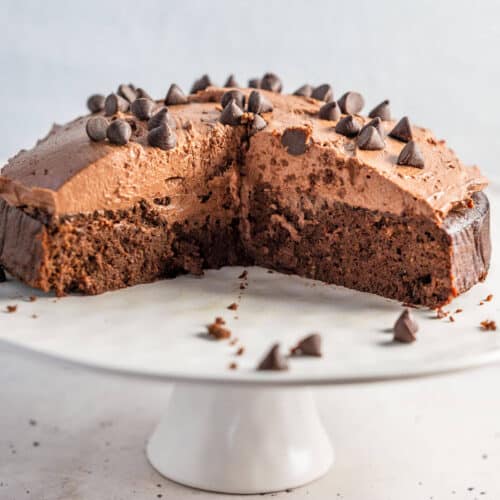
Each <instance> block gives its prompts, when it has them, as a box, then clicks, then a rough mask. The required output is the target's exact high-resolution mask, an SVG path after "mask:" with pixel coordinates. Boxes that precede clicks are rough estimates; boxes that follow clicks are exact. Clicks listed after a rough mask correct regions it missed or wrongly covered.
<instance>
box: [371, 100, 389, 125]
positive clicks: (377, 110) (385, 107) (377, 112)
mask: <svg viewBox="0 0 500 500" xmlns="http://www.w3.org/2000/svg"><path fill="white" fill-rule="evenodd" d="M389 104H390V103H389V101H388V100H387V99H386V100H385V101H382V102H381V103H380V104H378V105H377V106H375V107H374V108H373V109H372V110H371V111H370V113H369V115H368V116H369V117H370V118H376V117H377V116H378V117H379V118H380V119H381V120H384V121H387V120H390V119H391V109H390V105H389Z"/></svg>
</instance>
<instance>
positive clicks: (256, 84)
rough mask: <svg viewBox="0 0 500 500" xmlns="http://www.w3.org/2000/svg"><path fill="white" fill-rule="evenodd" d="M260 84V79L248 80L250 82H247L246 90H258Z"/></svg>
mask: <svg viewBox="0 0 500 500" xmlns="http://www.w3.org/2000/svg"><path fill="white" fill-rule="evenodd" d="M260 83H261V80H260V78H250V80H248V88H250V89H260Z"/></svg>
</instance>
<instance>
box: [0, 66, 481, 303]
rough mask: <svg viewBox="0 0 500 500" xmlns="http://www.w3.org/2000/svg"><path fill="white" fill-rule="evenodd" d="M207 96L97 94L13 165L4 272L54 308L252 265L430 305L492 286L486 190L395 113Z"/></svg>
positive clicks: (353, 105) (205, 85)
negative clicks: (53, 299)
mask: <svg viewBox="0 0 500 500" xmlns="http://www.w3.org/2000/svg"><path fill="white" fill-rule="evenodd" d="M202 80H203V82H202ZM259 82H260V84H259ZM196 84H197V85H195V86H194V88H193V91H196V93H194V94H191V95H188V96H186V95H185V94H184V93H183V92H182V90H181V89H180V88H179V87H178V86H176V85H172V86H171V87H170V89H169V91H168V93H167V97H166V98H165V101H161V102H160V101H152V100H151V99H150V98H149V96H148V94H147V93H146V92H145V91H144V90H142V89H136V88H135V87H133V86H130V85H121V86H120V87H119V89H118V92H117V93H116V94H110V95H109V96H107V97H106V98H104V97H103V96H99V95H95V96H92V97H91V98H89V101H88V106H89V109H90V110H91V111H92V114H91V115H89V116H85V117H81V118H78V119H76V120H74V121H73V122H70V123H69V124H67V125H64V126H54V127H53V129H52V130H51V132H50V133H49V135H48V136H47V137H45V138H44V139H42V140H41V141H39V142H38V144H37V145H36V146H35V147H34V148H33V149H31V150H29V151H22V152H20V153H19V154H18V155H17V156H15V157H14V158H12V159H11V160H10V161H9V162H8V164H7V165H6V166H5V167H4V168H3V170H2V175H1V176H0V264H2V265H3V266H4V267H5V268H6V269H7V270H8V271H10V272H11V273H12V274H13V275H14V276H17V277H18V278H19V279H21V280H22V281H24V282H26V283H28V284H30V285H32V286H35V287H38V288H41V289H42V290H46V291H48V290H54V291H55V292H56V293H57V294H58V295H63V294H65V293H68V292H72V291H75V292H82V293H86V294H97V293H102V292H105V291H107V290H114V289H117V288H121V287H125V286H130V285H134V284H137V283H144V282H149V281H153V280H156V279H160V278H166V277H173V276H176V275H178V274H180V273H185V272H190V273H195V274H200V273H202V271H203V269H207V268H218V267H221V266H224V265H252V264H255V265H260V266H264V267H268V268H272V269H276V270H278V271H282V272H286V273H293V274H298V275H300V276H305V277H308V278H314V279H319V280H322V281H325V282H327V283H335V284H339V285H343V286H346V287H350V288H355V289H357V290H362V291H366V292H372V293H376V294H379V295H383V296H385V297H389V298H393V299H397V300H400V301H403V302H408V303H414V304H424V305H427V306H440V305H442V304H444V303H446V302H449V301H450V300H451V299H452V298H453V297H454V296H456V295H457V294H459V293H461V292H463V291H465V290H467V289H468V288H470V287H471V286H472V285H474V284H475V283H476V282H477V281H479V280H482V279H484V278H485V276H486V274H487V271H488V266H489V259H490V238H489V205H488V199H487V197H486V196H485V195H484V194H483V193H482V190H483V188H484V187H485V186H486V185H487V181H486V179H485V178H484V177H482V176H481V174H480V172H479V170H478V169H477V168H476V167H466V166H464V165H463V164H462V163H461V162H460V161H459V160H458V158H457V157H456V156H455V154H454V153H453V152H452V151H451V150H450V149H449V148H447V147H446V145H445V143H444V141H438V140H436V139H435V137H434V136H433V135H432V133H431V132H430V131H429V130H426V129H423V128H419V127H416V126H413V125H411V123H410V121H409V120H408V118H406V117H404V118H403V119H401V120H399V121H397V122H396V121H393V120H391V118H390V110H389V102H388V101H383V102H382V103H381V104H380V105H378V106H376V107H375V108H374V109H373V110H372V111H371V112H370V113H369V117H363V116H361V115H360V114H359V113H360V111H361V109H362V107H363V105H364V101H363V98H362V96H361V95H360V94H358V93H356V92H347V93H346V94H344V95H343V96H342V97H341V98H340V99H339V100H338V101H334V100H333V90H332V88H331V87H330V86H329V85H321V86H319V87H317V88H313V87H310V86H304V87H303V88H304V89H305V90H302V87H301V89H299V90H300V91H301V92H299V91H297V92H296V95H284V94H281V93H280V92H281V82H280V81H279V79H278V78H277V77H276V75H273V74H267V75H266V77H265V78H263V79H262V80H260V81H257V80H256V81H255V82H253V84H252V87H259V86H260V88H249V89H235V88H216V87H211V86H209V84H210V81H209V79H208V77H207V78H205V79H200V80H198V81H197V82H196ZM266 89H267V90H266ZM306 90H307V92H306ZM320 99H324V100H320Z"/></svg>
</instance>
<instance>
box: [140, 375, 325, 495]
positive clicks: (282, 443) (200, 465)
mask: <svg viewBox="0 0 500 500" xmlns="http://www.w3.org/2000/svg"><path fill="white" fill-rule="evenodd" d="M147 456H148V459H149V461H150V463H151V464H152V465H153V467H154V468H155V469H156V470H157V471H158V472H159V473H160V474H162V475H163V476H165V477H167V478H168V479H171V480H173V481H176V482H178V483H182V484H185V485H188V486H192V487H195V488H199V489H203V490H209V491H217V492H223V493H239V494H251V493H268V492H273V491H281V490H285V489H288V488H295V487H298V486H301V485H304V484H306V483H309V482H311V481H313V480H315V479H317V478H319V477H321V476H322V475H324V474H325V473H326V472H327V471H328V470H329V469H330V467H331V466H332V464H333V457H334V455H333V449H332V447H331V445H330V440H329V438H328V436H327V434H326V432H325V430H324V428H323V425H322V423H321V421H320V418H319V415H318V410H317V407H316V403H315V401H314V398H313V394H312V391H311V390H310V389H307V388H306V389H304V388H283V387H281V388H279V387H268V388H264V387H257V386H254V387H236V386H231V385H220V384H217V385H197V384H176V385H175V386H174V389H173V392H172V395H171V398H170V402H169V405H168V409H167V413H166V415H165V417H164V418H163V420H162V421H161V422H160V424H159V425H158V427H157V428H156V430H155V432H154V433H153V435H152V436H151V438H150V440H149V442H148V445H147Z"/></svg>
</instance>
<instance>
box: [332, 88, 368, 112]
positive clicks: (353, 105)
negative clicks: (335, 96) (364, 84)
mask: <svg viewBox="0 0 500 500" xmlns="http://www.w3.org/2000/svg"><path fill="white" fill-rule="evenodd" d="M338 104H339V106H340V109H341V110H342V113H345V114H348V115H355V114H356V113H359V112H360V111H361V110H362V109H363V106H364V105H365V100H364V99H363V96H362V95H361V94H360V93H358V92H346V93H345V94H344V95H343V96H342V97H341V98H340V99H339V100H338Z"/></svg>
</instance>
